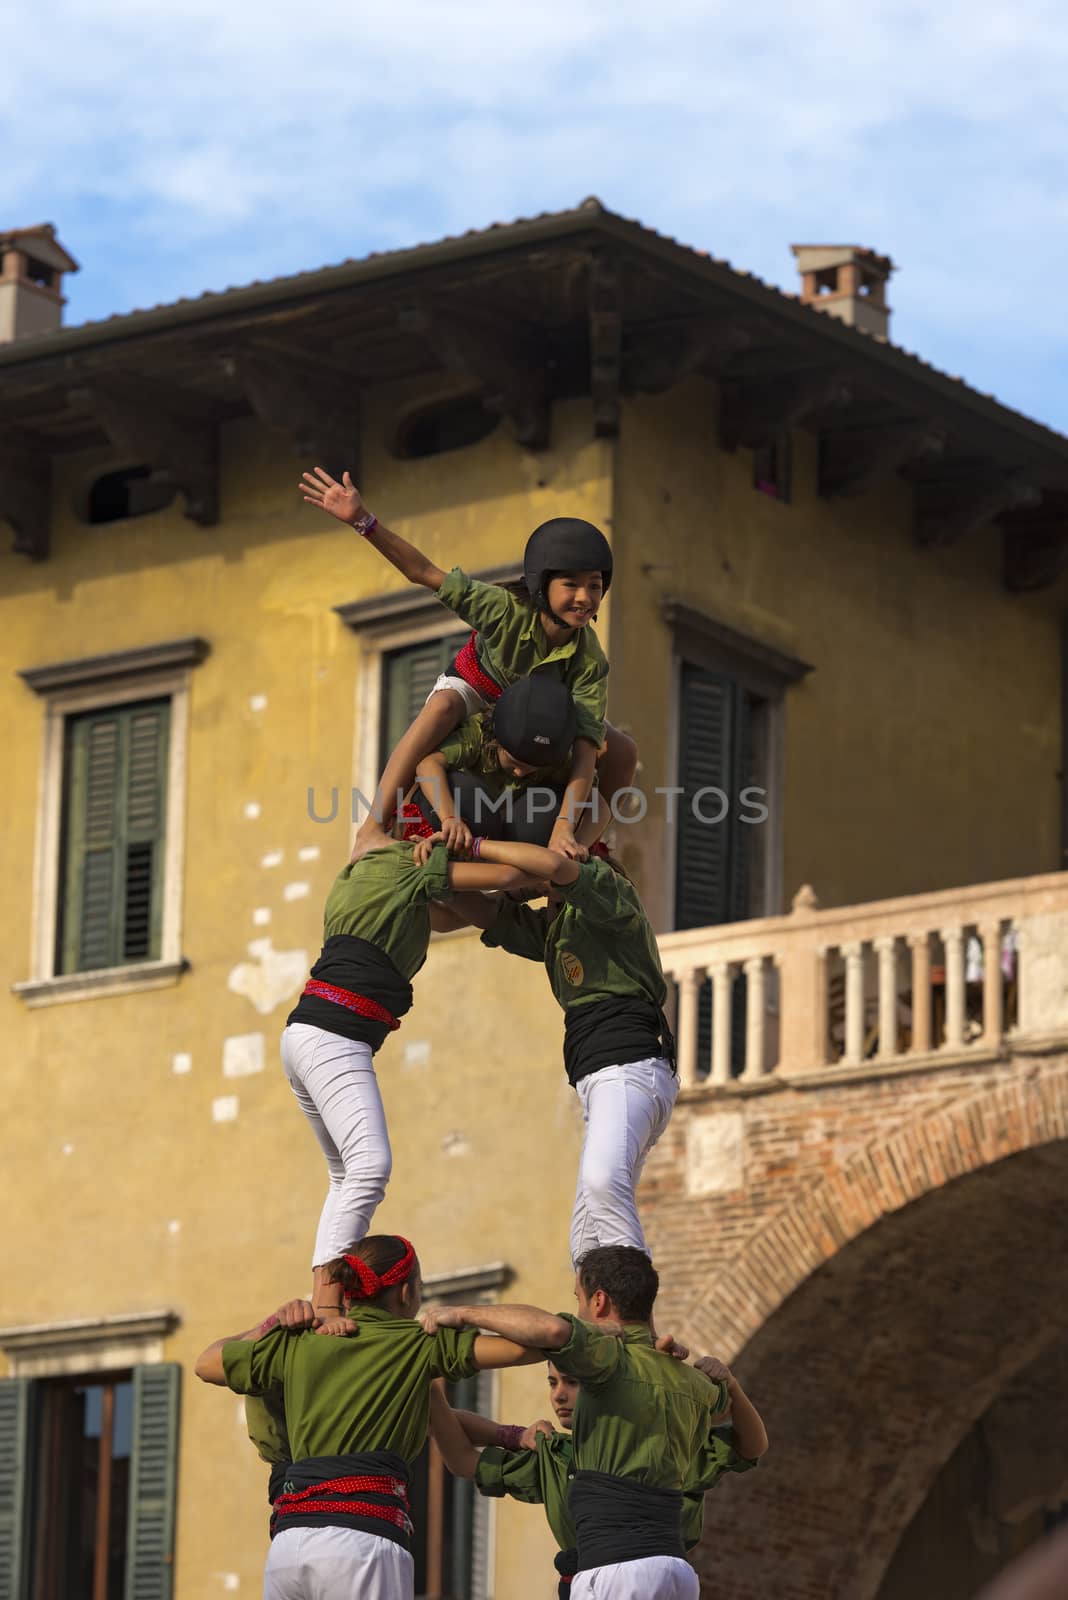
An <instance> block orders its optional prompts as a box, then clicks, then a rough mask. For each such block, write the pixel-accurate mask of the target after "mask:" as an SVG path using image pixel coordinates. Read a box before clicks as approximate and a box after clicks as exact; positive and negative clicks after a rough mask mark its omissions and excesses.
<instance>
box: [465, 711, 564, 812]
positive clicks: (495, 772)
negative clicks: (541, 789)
mask: <svg viewBox="0 0 1068 1600" xmlns="http://www.w3.org/2000/svg"><path fill="white" fill-rule="evenodd" d="M437 753H438V755H439V756H441V758H442V760H443V761H444V763H445V765H446V767H448V769H449V770H450V772H473V773H475V774H476V775H477V776H478V777H479V778H481V779H482V781H483V783H484V785H485V787H486V788H487V789H488V790H489V791H490V792H491V793H492V794H494V795H498V794H502V793H503V792H504V790H505V789H526V788H529V787H530V786H531V785H532V784H539V783H540V784H545V785H546V786H548V787H549V788H560V787H563V786H566V784H567V783H568V781H569V779H570V777H571V763H570V761H562V762H558V763H557V765H556V766H555V767H535V769H534V771H533V772H531V773H528V775H527V776H526V777H525V778H512V777H509V775H508V774H507V773H506V772H504V771H502V769H501V764H500V762H499V761H498V760H497V752H496V750H495V748H494V747H493V743H492V734H491V732H490V720H489V715H488V714H487V713H481V714H480V715H478V716H475V717H468V718H467V719H466V720H465V721H464V722H461V724H460V726H459V727H458V728H457V729H456V732H455V733H451V734H450V735H449V737H448V738H447V739H445V740H443V741H442V743H441V744H440V745H439V746H438V751H437Z"/></svg>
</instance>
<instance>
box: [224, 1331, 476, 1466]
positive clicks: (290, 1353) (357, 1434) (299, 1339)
mask: <svg viewBox="0 0 1068 1600" xmlns="http://www.w3.org/2000/svg"><path fill="white" fill-rule="evenodd" d="M350 1315H351V1316H352V1317H353V1319H354V1320H355V1321H356V1323H357V1324H358V1325H359V1331H358V1332H357V1333H356V1334H354V1335H351V1336H349V1337H345V1338H341V1337H337V1336H334V1335H328V1334H318V1333H314V1332H312V1331H311V1330H310V1329H305V1330H302V1331H301V1332H299V1333H293V1332H290V1331H288V1330H287V1329H285V1328H272V1329H271V1331H270V1332H269V1333H266V1334H264V1335H263V1337H262V1338H260V1339H254V1340H253V1339H234V1340H231V1341H230V1343H229V1344H225V1345H224V1346H223V1352H222V1361H223V1372H224V1373H225V1376H226V1382H227V1384H228V1385H229V1387H230V1388H231V1389H233V1390H234V1392H235V1393H236V1394H251V1395H266V1394H268V1393H271V1392H272V1391H273V1392H276V1393H277V1392H280V1393H281V1397H282V1401H283V1404H284V1407H285V1424H286V1432H287V1433H288V1435H289V1444H290V1448H291V1450H292V1459H293V1460H294V1461H304V1460H306V1459H307V1458H308V1457H310V1456H346V1455H356V1454H358V1453H360V1452H363V1451H368V1450H392V1451H393V1453H394V1454H395V1455H398V1456H401V1457H402V1458H403V1459H404V1460H405V1461H407V1462H409V1463H411V1462H412V1461H414V1460H415V1458H416V1456H417V1455H418V1454H419V1452H420V1450H421V1449H422V1448H423V1445H424V1444H425V1443H426V1436H427V1428H428V1427H429V1423H430V1384H431V1381H432V1380H433V1379H434V1378H448V1379H450V1380H451V1381H454V1382H455V1381H457V1380H458V1379H460V1378H469V1377H471V1376H472V1375H473V1374H474V1373H475V1372H477V1371H478V1368H477V1366H476V1364H475V1359H474V1347H475V1340H476V1338H477V1337H478V1335H477V1333H476V1331H475V1330H474V1329H470V1328H469V1329H465V1330H463V1331H460V1330H458V1329H455V1328H439V1329H438V1331H437V1333H435V1334H425V1333H424V1332H423V1330H422V1328H421V1327H420V1326H419V1324H418V1323H417V1322H412V1321H411V1320H410V1319H409V1318H404V1317H391V1316H390V1315H389V1313H388V1312H386V1311H382V1310H380V1309H379V1308H378V1307H376V1306H360V1307H358V1308H356V1309H354V1310H353V1311H352V1312H350Z"/></svg>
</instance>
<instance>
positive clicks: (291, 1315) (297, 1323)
mask: <svg viewBox="0 0 1068 1600" xmlns="http://www.w3.org/2000/svg"><path fill="white" fill-rule="evenodd" d="M316 1320H317V1319H316V1316H315V1312H314V1311H313V1309H312V1307H311V1305H310V1304H309V1302H308V1301H307V1300H288V1301H287V1302H286V1304H285V1305H284V1306H280V1307H279V1308H278V1310H277V1311H272V1312H271V1315H270V1316H269V1317H264V1319H263V1321H262V1322H257V1323H256V1325H255V1327H252V1328H246V1329H245V1331H244V1333H228V1334H227V1335H226V1337H225V1338H224V1339H216V1340H215V1343H214V1344H209V1345H208V1348H207V1349H206V1350H202V1351H201V1353H200V1355H199V1356H197V1360H196V1365H195V1367H194V1368H193V1371H194V1372H195V1373H196V1375H197V1377H198V1378H201V1379H203V1381H204V1382H205V1383H214V1384H217V1385H219V1386H220V1387H225V1386H226V1374H225V1372H224V1371H223V1360H222V1353H223V1346H224V1345H228V1344H240V1343H244V1342H245V1341H246V1340H254V1339H262V1338H263V1336H264V1334H265V1333H270V1331H271V1329H272V1328H277V1327H279V1326H280V1325H281V1326H283V1327H286V1328H311V1327H314V1326H315V1322H316Z"/></svg>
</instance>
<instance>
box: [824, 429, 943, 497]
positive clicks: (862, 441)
mask: <svg viewBox="0 0 1068 1600" xmlns="http://www.w3.org/2000/svg"><path fill="white" fill-rule="evenodd" d="M945 448H946V432H945V429H943V428H941V427H940V426H939V425H938V424H937V423H935V422H933V421H926V422H903V423H896V424H891V425H890V426H885V425H884V426H882V427H880V426H878V425H876V426H873V427H863V428H843V429H841V430H825V431H824V432H822V433H821V434H820V444H819V492H820V494H821V495H824V496H825V497H826V498H827V499H829V500H831V499H835V498H837V497H838V496H842V497H843V498H848V497H850V496H853V495H859V494H863V493H864V492H865V491H866V490H867V489H869V488H870V487H871V486H872V484H873V483H876V482H877V481H878V480H879V479H880V478H885V477H888V476H889V474H890V473H892V472H900V471H901V469H902V468H903V467H907V466H909V465H910V464H911V463H912V462H916V461H922V462H930V461H936V460H938V459H939V458H940V457H941V456H942V455H943V454H944V452H945Z"/></svg>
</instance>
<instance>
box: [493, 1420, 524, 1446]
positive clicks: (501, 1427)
mask: <svg viewBox="0 0 1068 1600" xmlns="http://www.w3.org/2000/svg"><path fill="white" fill-rule="evenodd" d="M522 1440H523V1429H522V1428H521V1427H520V1426H519V1424H518V1423H517V1422H516V1423H507V1422H500V1423H498V1424H497V1438H496V1443H497V1444H499V1445H500V1447H501V1449H502V1450H519V1449H521V1448H522Z"/></svg>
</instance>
